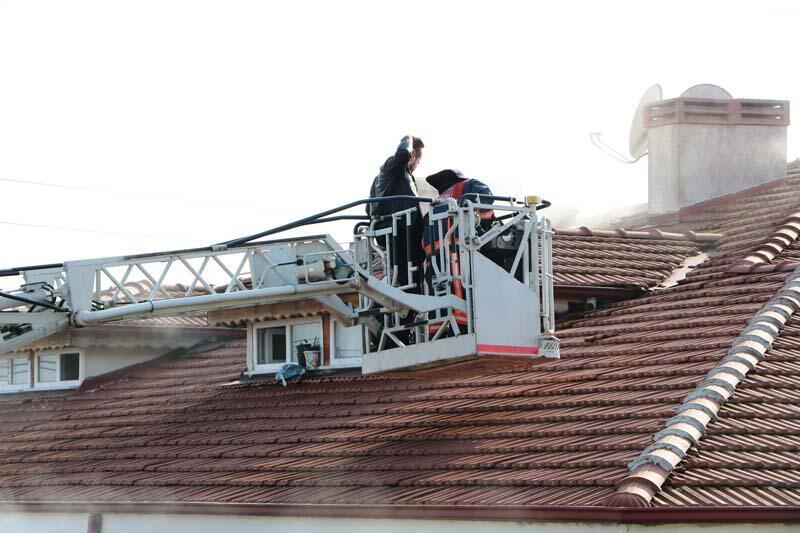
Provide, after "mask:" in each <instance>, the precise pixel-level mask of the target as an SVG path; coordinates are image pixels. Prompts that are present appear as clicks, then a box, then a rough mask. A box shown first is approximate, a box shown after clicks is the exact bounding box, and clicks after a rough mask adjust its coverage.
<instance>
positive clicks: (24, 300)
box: [0, 291, 64, 311]
mask: <svg viewBox="0 0 800 533" xmlns="http://www.w3.org/2000/svg"><path fill="white" fill-rule="evenodd" d="M0 296H2V297H3V298H8V299H9V300H16V301H18V302H22V303H24V304H28V305H38V306H39V307H44V308H46V309H52V310H53V311H64V309H61V308H60V307H57V306H55V305H53V304H51V303H45V302H37V301H36V300H31V299H30V298H25V297H24V296H17V295H15V294H9V293H7V292H3V291H0Z"/></svg>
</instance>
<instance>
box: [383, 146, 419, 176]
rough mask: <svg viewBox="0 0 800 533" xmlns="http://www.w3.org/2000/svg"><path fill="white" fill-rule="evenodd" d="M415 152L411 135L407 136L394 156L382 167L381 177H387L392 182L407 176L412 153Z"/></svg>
mask: <svg viewBox="0 0 800 533" xmlns="http://www.w3.org/2000/svg"><path fill="white" fill-rule="evenodd" d="M413 150H414V145H413V140H412V138H411V135H406V136H405V137H403V138H402V139H401V140H400V144H399V145H398V147H397V150H396V151H395V153H394V155H393V156H391V157H390V158H389V159H387V160H386V162H385V163H384V164H383V166H382V167H381V175H382V176H383V175H385V176H386V178H387V179H389V180H391V181H392V182H394V181H397V180H398V179H400V178H402V177H403V176H404V175H405V171H406V167H407V166H408V161H409V159H411V152H412V151H413Z"/></svg>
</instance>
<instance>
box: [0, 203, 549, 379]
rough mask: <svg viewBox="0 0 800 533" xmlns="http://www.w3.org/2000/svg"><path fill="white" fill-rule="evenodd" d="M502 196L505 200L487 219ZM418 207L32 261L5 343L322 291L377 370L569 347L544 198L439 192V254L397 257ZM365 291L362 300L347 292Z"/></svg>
mask: <svg viewBox="0 0 800 533" xmlns="http://www.w3.org/2000/svg"><path fill="white" fill-rule="evenodd" d="M489 209H493V210H495V211H497V212H504V213H506V214H505V216H504V217H501V219H502V222H499V221H498V222H495V224H494V225H493V226H491V228H481V227H480V223H479V222H480V220H479V217H478V213H480V212H481V211H484V212H485V211H486V210H489ZM415 210H416V208H411V209H409V210H406V211H402V212H400V213H396V214H394V215H390V216H388V217H384V218H383V219H381V220H373V221H372V222H371V224H369V225H366V226H362V227H361V228H360V229H359V230H358V231H357V232H356V235H355V242H354V244H353V246H352V248H351V249H350V250H345V249H343V248H342V247H341V246H340V245H339V244H338V243H337V242H336V241H334V240H333V239H332V238H331V237H330V236H328V235H317V236H312V237H303V238H293V239H289V240H280V241H265V242H255V243H248V244H241V245H235V246H230V247H227V246H225V245H218V246H213V247H208V248H200V249H191V250H179V251H173V252H164V253H153V254H141V255H134V256H120V257H107V258H102V259H90V260H83V261H70V262H66V263H64V264H63V265H58V266H52V265H51V266H48V267H46V268H45V267H30V268H27V269H24V268H23V269H20V271H19V273H20V274H21V275H22V276H23V277H24V280H25V284H24V285H22V287H20V288H19V289H16V290H14V291H10V292H3V291H0V354H2V353H5V352H8V351H10V350H13V349H15V348H17V347H19V346H21V345H24V344H28V343H30V342H32V341H35V340H37V339H40V338H43V337H46V336H47V335H50V334H52V333H53V332H56V331H58V330H60V329H64V328H66V327H70V326H72V327H81V326H87V325H91V324H99V323H105V322H110V321H117V320H130V319H140V318H147V317H155V316H163V315H178V314H184V313H190V312H198V311H209V310H216V309H224V308H231V307H242V306H249V305H255V304H262V303H270V302H287V301H294V300H306V299H315V300H316V301H318V302H319V303H321V304H322V305H324V306H326V307H327V308H328V309H329V310H330V311H331V312H332V313H333V314H335V316H336V317H337V318H338V319H339V320H342V321H343V322H345V323H346V324H348V325H354V324H357V323H360V324H362V325H363V326H364V327H363V330H362V331H363V332H364V335H365V337H366V342H365V353H364V354H363V355H364V357H363V358H362V362H363V371H364V372H365V373H369V372H377V371H383V370H390V369H394V368H402V367H407V366H414V365H418V364H425V363H428V362H433V361H439V360H446V359H452V358H456V357H463V356H474V355H480V354H503V355H529V356H530V355H544V356H550V357H557V356H558V340H557V339H556V338H555V337H553V296H552V259H551V257H550V256H551V248H550V246H551V240H552V230H551V229H550V226H549V222H547V220H546V219H542V220H539V219H537V213H536V206H535V205H531V204H529V203H527V202H526V203H519V202H515V201H514V200H513V199H510V202H509V205H497V204H487V203H480V202H472V201H469V200H466V201H465V202H464V205H461V206H459V205H458V204H456V202H455V201H453V200H452V199H450V200H446V201H441V202H439V203H436V202H434V203H433V205H432V208H431V211H430V214H429V220H428V227H427V229H428V231H429V232H431V235H434V236H436V245H435V246H433V251H432V252H431V251H429V255H428V257H427V260H426V264H425V265H424V266H423V265H413V264H411V263H410V262H409V263H407V264H397V257H395V256H397V255H398V246H406V247H408V246H410V245H411V243H409V242H408V240H407V239H408V237H407V236H408V235H409V233H410V232H408V231H399V229H398V228H400V227H401V226H402V225H404V224H408V223H410V221H411V214H412V213H413V211H415ZM387 219H388V221H387ZM404 235H405V236H406V240H405V241H403V242H399V241H400V237H401V236H404ZM503 239H505V240H506V241H509V239H510V241H509V242H511V244H510V245H509V246H508V249H507V250H506V251H507V252H508V253H507V254H506V255H505V256H504V255H503V254H500V255H499V256H498V250H500V249H502V248H503V247H504V246H505V245H504V244H503V242H504V241H503ZM231 242H234V241H231ZM236 242H238V241H236ZM500 251H502V250H500ZM484 253H486V254H488V255H486V256H484V255H483V254H484ZM493 254H494V255H493ZM501 256H502V257H501ZM504 261H505V262H504ZM423 268H424V269H425V272H426V276H425V281H423V277H422V276H421V273H422V270H423ZM400 269H406V271H407V272H406V274H407V275H406V276H400V275H399V274H400ZM6 275H7V274H6ZM402 278H405V279H406V280H410V281H408V282H407V284H406V285H404V286H399V283H398V281H397V280H398V279H402ZM353 292H355V293H358V294H359V295H360V303H359V306H358V308H357V309H354V308H353V306H351V305H350V304H348V303H346V302H345V301H344V300H342V299H341V298H339V295H342V294H345V293H353ZM509 317H513V319H509ZM456 339H457V340H456ZM445 341H446V342H445Z"/></svg>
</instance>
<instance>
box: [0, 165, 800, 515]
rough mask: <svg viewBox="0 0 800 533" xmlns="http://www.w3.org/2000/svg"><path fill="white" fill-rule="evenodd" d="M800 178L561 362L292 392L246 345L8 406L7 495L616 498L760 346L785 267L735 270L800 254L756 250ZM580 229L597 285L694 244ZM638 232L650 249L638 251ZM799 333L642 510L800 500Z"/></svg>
mask: <svg viewBox="0 0 800 533" xmlns="http://www.w3.org/2000/svg"><path fill="white" fill-rule="evenodd" d="M797 182H798V178H788V179H786V180H782V181H781V182H779V183H776V184H772V187H771V188H764V189H761V190H760V191H758V192H757V193H754V195H755V197H754V198H751V197H747V196H741V197H737V198H734V199H732V200H729V202H732V203H723V204H718V205H714V206H711V207H709V208H708V210H707V211H698V212H696V213H694V214H692V215H691V216H692V220H689V221H688V222H687V221H686V220H685V221H683V222H681V223H680V224H681V225H682V226H684V229H682V230H681V231H685V230H688V229H691V230H694V231H702V232H712V233H716V232H719V233H722V238H720V239H719V240H718V241H717V254H716V255H714V256H713V257H712V258H710V259H708V260H706V261H705V262H703V263H702V264H701V265H699V266H698V267H697V268H696V269H694V271H693V272H691V273H690V275H688V276H687V277H686V278H685V279H683V280H682V281H680V282H679V283H678V284H677V285H676V286H674V287H671V288H668V289H663V290H659V291H655V292H651V293H649V294H647V295H645V296H643V297H639V298H635V299H632V300H628V301H624V302H619V303H615V304H610V305H608V306H606V307H603V308H601V309H598V310H596V311H593V312H591V313H587V314H585V315H583V316H581V317H579V318H576V319H573V320H571V321H568V322H565V323H563V324H561V326H560V330H559V336H560V337H561V338H562V357H561V359H559V360H523V359H515V360H511V361H509V360H507V359H501V358H484V359H479V360H475V361H467V362H462V363H458V364H454V365H451V366H448V367H443V368H438V369H430V370H423V371H416V372H404V373H393V374H387V375H379V376H366V377H360V376H339V377H328V378H316V379H307V380H305V381H303V382H301V383H297V384H293V385H291V386H289V387H286V388H284V387H281V386H279V385H276V384H274V383H269V382H261V383H249V384H238V385H237V384H232V383H233V382H235V380H236V378H237V377H238V375H239V373H240V372H241V370H242V369H243V367H244V357H245V355H244V352H245V344H244V341H240V342H229V343H227V344H224V345H218V346H212V347H208V348H206V349H198V350H193V351H191V352H189V353H187V354H185V355H182V356H172V357H169V358H162V359H160V360H157V361H154V362H150V363H146V364H141V365H137V366H135V367H131V368H129V369H127V370H126V371H124V372H118V373H115V374H114V375H113V376H110V377H108V378H107V379H105V380H102V379H101V380H95V381H94V382H92V383H91V384H88V385H89V386H86V385H85V386H84V387H83V388H82V389H81V390H79V391H78V392H77V393H75V394H73V395H70V396H66V397H58V398H43V399H38V400H33V401H28V402H24V403H23V402H5V403H3V404H2V408H0V500H2V501H70V502H80V501H114V502H120V501H126V502H135V501H150V502H152V501H170V502H227V503H231V502H236V503H296V504H320V503H323V504H393V505H412V504H423V505H463V506H481V505H483V506H486V505H489V506H505V505H509V506H511V505H530V506H533V505H539V506H541V505H556V506H604V505H607V504H608V502H609V501H610V499H611V498H613V496H614V494H615V493H616V491H617V490H618V488H619V487H621V486H623V485H624V484H625V480H626V479H628V478H630V477H631V476H632V475H634V474H636V472H637V471H636V468H641V467H642V465H643V464H644V463H641V461H639V466H638V467H637V466H633V467H632V466H631V465H635V464H637V459H642V458H644V459H645V460H646V462H647V461H649V460H650V459H649V457H650V455H651V454H652V453H654V450H655V448H652V447H651V445H652V444H653V443H654V441H658V440H659V438H660V437H659V435H662V436H663V434H664V433H663V432H664V430H665V429H669V428H673V429H674V428H675V427H676V423H678V422H686V420H676V419H675V417H676V415H680V414H681V413H684V416H687V417H697V416H700V415H698V414H696V413H695V414H692V413H689V414H686V413H687V411H686V403H687V398H689V397H692V395H693V394H694V393H696V391H698V390H704V389H703V388H704V387H719V386H720V383H719V382H718V381H709V379H712V378H714V377H715V376H717V374H718V373H719V366H720V365H721V364H724V362H723V358H725V357H726V355H731V352H730V350H731V349H732V348H736V346H739V345H742V344H741V343H742V342H745V345H746V341H748V342H749V341H751V340H752V339H751V338H750V337H748V336H747V335H749V334H750V333H747V332H745V335H744V337H743V336H742V335H743V331H745V328H746V327H747V326H748V324H751V325H752V321H753V319H754V317H755V318H758V317H759V316H762V315H764V313H768V312H771V311H770V309H771V308H770V305H771V304H770V302H771V301H773V300H774V298H775V297H776V295H778V292H779V291H781V290H785V289H786V287H787V280H789V276H790V275H791V272H788V271H786V270H784V269H782V268H773V269H765V270H764V271H760V270H758V269H750V268H748V269H746V270H744V271H736V270H734V271H731V268H730V267H731V265H734V264H737V261H740V260H741V259H742V258H746V257H748V254H749V255H758V256H759V260H760V261H762V264H764V265H775V264H780V262H781V261H793V260H794V258H795V257H797V256H798V255H800V252H798V250H800V248H797V243H796V242H789V241H791V239H788V240H781V244H780V245H779V247H780V249H779V250H777V249H773V251H774V252H775V254H774V255H772V256H771V257H767V256H766V255H762V254H760V252H759V250H762V248H763V247H764V246H765V243H767V242H776V243H777V242H778V241H776V240H774V239H773V241H770V236H771V235H773V234H774V232H775V231H779V230H780V228H781V227H782V226H783V225H784V222H785V221H786V220H787V217H789V216H790V215H791V214H792V213H793V212H796V211H798V210H800V195H799V194H797V193H795V192H794V191H795V189H796V188H797V187H796V186H797V185H798V183H797ZM742 209H746V210H749V211H748V212H750V213H751V214H752V215H753V216H748V217H743V216H741V214H742ZM770 212H771V213H772V215H770V214H769V213H770ZM687 216H688V215H687ZM689 226H691V227H689ZM663 230H664V231H670V232H672V233H680V231H675V228H672V230H668V229H667V228H663ZM578 231H583V230H578ZM583 233H584V234H579V233H578V232H574V233H568V232H565V233H562V234H561V235H560V236H559V239H560V242H558V241H557V243H556V246H557V247H558V248H557V249H558V250H559V252H557V254H556V257H557V258H558V256H559V254H560V255H562V257H564V260H565V261H566V263H562V265H563V264H568V263H569V261H572V262H573V263H572V264H575V265H581V264H583V261H584V256H583V255H582V254H584V253H586V254H588V253H590V252H589V250H590V249H592V246H594V248H593V249H594V250H595V251H596V254H597V256H598V257H597V258H598V259H600V260H606V259H607V260H608V261H609V262H610V264H609V273H605V274H602V275H603V276H613V275H616V274H618V273H617V272H612V271H611V269H614V268H620V266H619V263H620V262H619V261H617V262H616V263H614V257H615V253H618V252H620V253H631V254H638V255H639V256H640V257H638V258H637V259H636V260H635V261H638V263H637V267H635V268H631V269H630V270H631V271H633V272H638V273H639V274H638V275H639V276H641V277H642V279H643V280H650V279H651V278H649V277H647V276H646V275H644V274H642V272H645V273H646V272H648V266H652V267H653V268H652V269H651V270H652V271H654V272H659V275H661V276H663V274H662V273H661V270H660V269H659V268H660V267H657V266H654V265H652V263H657V264H659V263H663V262H664V261H665V260H664V257H665V255H664V254H666V256H670V257H671V256H673V255H674V259H673V258H670V259H668V260H667V261H666V262H668V263H671V264H673V267H671V268H674V264H676V263H680V262H681V261H682V260H683V259H681V258H683V257H686V255H689V254H691V253H692V252H693V251H694V250H695V249H696V247H697V246H698V244H697V242H696V240H691V239H687V240H685V241H684V240H681V239H674V240H670V239H664V238H663V237H662V238H658V239H648V238H640V237H638V236H636V237H634V238H631V237H630V235H629V236H628V237H627V241H626V242H617V241H615V240H614V239H617V240H619V241H625V239H626V237H619V236H613V237H612V236H610V235H586V234H585V233H586V232H583ZM636 238H639V239H640V242H641V243H642V244H643V246H645V247H650V248H642V249H637V248H635V246H634V248H630V246H631V243H630V241H631V240H634V239H636ZM582 239H585V240H582ZM593 239H594V240H593ZM597 239H603V240H601V241H597ZM795 239H796V237H795ZM599 243H605V246H603V245H601V246H596V245H597V244H599ZM669 246H675V247H677V249H675V250H674V253H672V252H673V250H672V249H669V250H668V251H665V250H664V249H661V250H660V251H659V252H654V251H652V250H653V249H655V248H658V247H669ZM581 247H583V248H581ZM613 247H620V248H619V249H618V250H616V251H613ZM625 247H628V248H625ZM623 249H624V250H625V251H624V252H623ZM576 250H579V251H578V252H576ZM649 254H651V255H655V256H658V258H649ZM568 256H569V260H568V261H567V259H566V258H567V257H568ZM622 268H625V267H622ZM563 272H564V274H565V275H567V274H568V272H567V270H563ZM573 274H576V275H577V274H579V273H573ZM625 274H627V272H626V273H625ZM603 282H605V280H604V281H603ZM644 283H645V284H646V285H647V286H652V285H650V281H645V282H644ZM764 316H767V315H764ZM786 318H787V319H788V324H787V325H786V326H785V327H782V328H777V327H776V329H775V331H773V333H775V335H774V336H773V337H774V338H773V339H772V341H771V342H770V343H769V348H768V349H766V354H765V355H764V356H763V359H761V360H760V361H759V362H758V364H757V366H754V370H752V371H750V370H748V371H747V372H746V373H741V374H742V375H741V376H738V377H737V379H738V378H744V379H742V380H739V381H741V382H737V384H736V385H735V386H733V387H732V391H733V392H731V394H730V395H729V398H728V399H727V401H725V402H722V404H721V405H720V407H719V411H718V413H715V416H714V417H709V420H708V421H707V423H706V424H705V426H704V429H703V430H702V431H701V433H703V435H702V436H701V438H699V439H698V440H697V442H696V443H695V444H693V445H691V446H690V447H689V449H688V450H687V451H686V452H685V457H683V458H681V459H680V460H679V461H677V463H676V465H675V466H674V468H673V469H672V470H671V471H669V472H668V475H667V476H666V477H665V478H664V480H663V484H662V485H661V486H660V487H659V489H658V490H657V491H656V492H655V494H654V496H653V498H652V501H651V502H650V504H651V505H655V506H665V507H686V506H698V505H703V506H737V505H748V506H750V505H763V506H790V505H800V465H799V464H798V462H797V460H796V454H797V452H798V450H799V449H800V416H798V415H800V392H798V391H800V386H799V385H800V326H798V325H797V324H796V323H795V322H793V321H792V319H793V318H794V313H790V315H789V316H788V317H786ZM763 320H766V323H770V324H772V323H774V321H770V320H767V319H763ZM748 331H750V330H748ZM751 333H752V335H757V334H758V333H757V332H751ZM737 343H738V344H737ZM733 355H735V354H733ZM737 368H738V367H737ZM729 374H730V372H729ZM731 375H732V374H731ZM698 387H700V389H698ZM682 409H683V410H682ZM693 409H694V411H698V408H693ZM700 411H702V409H700ZM652 464H655V463H652Z"/></svg>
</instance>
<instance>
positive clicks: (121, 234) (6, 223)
mask: <svg viewBox="0 0 800 533" xmlns="http://www.w3.org/2000/svg"><path fill="white" fill-rule="evenodd" d="M0 224H2V225H4V226H20V227H24V228H35V229H55V230H64V231H79V232H83V233H99V234H102V235H116V236H118V237H145V238H148V239H188V240H193V241H197V242H201V240H200V239H198V238H197V237H185V236H177V235H165V234H161V235H152V234H147V233H126V232H122V231H106V230H100V229H88V228H73V227H68V226H52V225H49V224H28V223H25V222H11V221H7V220H0ZM203 242H205V241H203Z"/></svg>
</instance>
